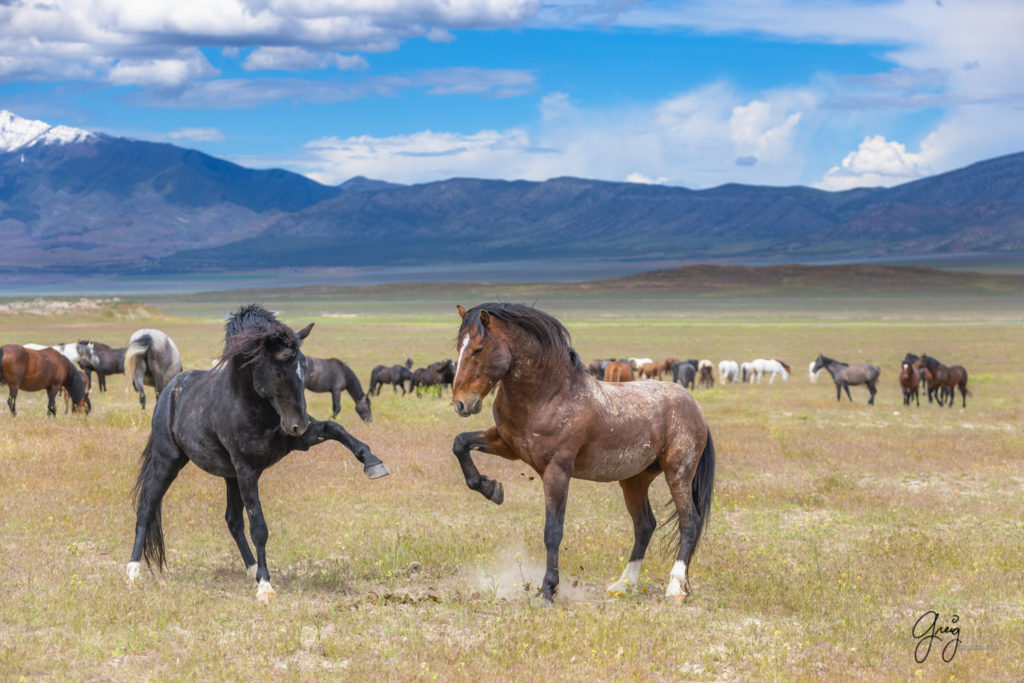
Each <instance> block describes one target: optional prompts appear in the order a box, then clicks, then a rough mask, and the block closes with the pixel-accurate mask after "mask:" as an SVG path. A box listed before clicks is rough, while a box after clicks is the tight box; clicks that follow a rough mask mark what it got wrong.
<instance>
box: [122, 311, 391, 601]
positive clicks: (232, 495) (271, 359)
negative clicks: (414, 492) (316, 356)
mask: <svg viewBox="0 0 1024 683" xmlns="http://www.w3.org/2000/svg"><path fill="white" fill-rule="evenodd" d="M226 327H227V330H226V331H227V334H226V339H225V342H224V353H223V355H221V358H220V363H219V364H218V367H216V368H214V369H212V370H189V371H188V372H183V373H181V374H179V375H177V376H176V377H174V379H172V380H171V382H170V384H168V385H167V388H166V391H164V392H163V393H162V394H160V398H158V399H157V402H156V407H155V408H154V409H153V422H152V429H151V431H150V435H149V442H148V443H147V444H146V448H145V449H144V450H143V451H142V457H141V458H140V462H139V474H138V478H137V480H136V482H135V487H134V496H135V502H136V505H137V510H136V514H137V518H136V525H135V544H134V545H133V546H132V555H131V561H130V562H128V568H127V580H128V583H129V584H132V583H134V582H135V580H136V579H138V578H139V575H140V574H141V560H142V559H145V560H146V563H147V564H150V562H151V561H153V560H155V561H156V563H157V566H158V567H159V568H160V569H163V565H164V538H163V531H162V528H161V501H162V500H163V497H164V494H165V493H166V492H167V489H168V487H170V485H171V483H172V482H173V481H174V479H175V477H177V476H178V472H180V471H181V468H183V467H184V466H185V465H187V464H188V462H189V461H190V460H191V461H192V462H194V463H195V464H196V465H197V466H198V467H199V468H200V469H202V470H203V471H205V472H208V473H209V474H213V475H215V476H218V477H223V478H224V481H225V482H226V484H227V510H226V511H225V513H224V519H225V520H226V521H227V524H228V530H229V531H230V532H231V537H232V538H234V540H235V543H236V544H237V545H238V550H239V552H241V554H242V561H243V562H244V563H245V569H246V571H247V572H248V573H249V575H250V576H253V577H254V578H255V579H256V582H257V585H258V590H257V592H256V597H257V599H259V600H263V601H266V600H269V599H270V598H271V597H272V596H273V595H274V590H273V588H272V587H271V585H270V572H269V571H268V570H267V556H266V546H267V524H266V522H265V521H264V518H263V508H262V506H261V505H260V498H259V488H258V482H259V478H260V475H261V474H263V472H264V470H266V469H267V468H269V467H270V466H271V465H273V464H275V463H276V462H277V461H279V460H280V459H281V458H283V457H284V456H286V455H288V454H289V453H290V452H292V451H305V450H308V449H309V448H310V447H312V446H315V445H317V444H318V443H322V442H324V441H325V440H327V439H333V440H334V441H338V442H340V443H341V444H342V445H343V446H345V447H346V448H348V449H349V450H351V451H352V452H353V454H355V456H356V459H358V460H359V461H360V462H361V463H363V472H365V474H366V476H367V477H369V478H371V479H375V478H377V477H383V476H385V475H386V474H388V469H387V467H385V465H384V463H382V462H381V461H380V460H379V459H378V458H377V456H375V455H374V454H373V453H371V452H370V449H369V447H368V446H367V445H366V444H364V443H362V442H361V441H359V440H358V439H356V438H355V437H353V436H352V435H351V434H349V433H348V432H347V431H345V429H344V428H343V427H342V426H341V425H339V424H338V423H337V422H330V421H321V420H313V419H312V418H310V417H309V415H308V414H306V394H305V391H304V390H303V389H304V387H303V382H302V374H303V371H304V363H303V357H302V352H301V351H300V350H299V346H300V345H301V343H302V340H303V339H305V338H306V336H307V335H309V332H310V330H311V329H312V327H313V325H312V323H311V324H309V325H307V326H306V327H304V328H303V329H301V330H299V331H298V332H294V331H293V330H292V329H291V328H290V327H288V326H287V325H285V324H283V323H281V322H279V321H278V320H277V319H276V318H275V317H274V315H273V314H272V313H270V312H269V311H266V310H265V309H263V308H262V307H260V306H257V305H250V306H246V307H243V308H241V309H240V310H239V311H238V312H237V313H235V314H234V315H233V316H231V317H230V318H229V319H228V322H227V326H226ZM243 508H244V510H245V512H247V513H248V516H249V535H250V537H251V538H252V542H253V545H255V546H256V557H255V558H253V555H252V551H251V550H250V549H249V543H248V542H247V541H246V539H245V529H244V520H243V516H242V513H243Z"/></svg>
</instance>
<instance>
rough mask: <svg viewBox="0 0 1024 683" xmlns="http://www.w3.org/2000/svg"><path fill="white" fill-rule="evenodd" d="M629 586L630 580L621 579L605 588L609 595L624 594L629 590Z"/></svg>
mask: <svg viewBox="0 0 1024 683" xmlns="http://www.w3.org/2000/svg"><path fill="white" fill-rule="evenodd" d="M629 588H630V585H629V582H628V581H623V580H621V579H620V580H618V581H616V582H615V583H613V584H612V585H610V586H608V587H607V588H605V592H607V593H608V595H622V594H624V593H627V592H629Z"/></svg>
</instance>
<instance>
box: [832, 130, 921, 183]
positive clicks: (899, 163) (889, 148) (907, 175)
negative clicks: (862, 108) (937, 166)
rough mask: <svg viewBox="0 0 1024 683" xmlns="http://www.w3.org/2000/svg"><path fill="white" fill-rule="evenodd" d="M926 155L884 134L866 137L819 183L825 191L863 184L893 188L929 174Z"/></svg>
mask: <svg viewBox="0 0 1024 683" xmlns="http://www.w3.org/2000/svg"><path fill="white" fill-rule="evenodd" d="M929 172H930V170H929V168H928V166H927V165H926V161H925V155H924V154H920V153H918V154H914V153H910V152H907V148H906V145H904V144H902V143H900V142H896V141H895V140H886V139H885V138H884V137H882V136H881V135H873V136H870V137H867V138H864V140H863V142H861V143H860V146H859V147H858V148H857V149H856V150H855V151H853V152H850V153H849V154H847V155H846V157H845V158H843V161H842V163H841V164H840V165H839V166H833V167H832V168H830V169H829V170H828V172H827V173H826V174H825V178H824V179H823V180H822V181H821V182H820V183H818V187H821V188H822V189H825V190H847V189H850V188H852V187H861V186H879V185H881V186H885V187H889V186H892V185H897V184H899V183H903V182H907V181H909V180H915V179H917V178H920V177H923V176H925V175H928V174H929Z"/></svg>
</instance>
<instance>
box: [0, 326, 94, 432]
mask: <svg viewBox="0 0 1024 683" xmlns="http://www.w3.org/2000/svg"><path fill="white" fill-rule="evenodd" d="M0 380H2V382H3V383H5V384H7V386H8V388H9V390H10V393H9V395H8V397H7V407H8V408H10V409H11V415H17V414H18V408H17V402H18V392H19V391H22V390H24V391H45V392H46V398H47V402H46V412H47V413H48V414H49V415H51V416H56V415H57V402H56V401H57V394H58V392H60V391H61V389H64V390H66V391H67V392H68V395H69V396H70V397H71V404H72V406H73V408H72V410H73V411H74V412H78V411H84V412H86V413H88V412H89V410H90V409H91V408H92V403H91V402H90V401H89V392H88V391H87V390H86V386H85V381H84V380H83V374H82V373H80V372H79V371H78V369H77V368H75V366H74V365H72V364H71V361H69V360H68V359H67V358H66V357H65V356H64V355H63V354H61V353H60V352H59V351H57V350H56V349H52V348H45V349H41V350H38V351H36V350H33V349H26V348H25V347H24V346H19V345H17V344H7V345H6V346H2V347H0Z"/></svg>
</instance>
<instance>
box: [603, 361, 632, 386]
mask: <svg viewBox="0 0 1024 683" xmlns="http://www.w3.org/2000/svg"><path fill="white" fill-rule="evenodd" d="M634 379H635V378H634V377H633V366H632V365H630V364H629V362H628V361H624V360H613V361H612V362H611V363H609V364H608V365H607V366H606V367H605V369H604V381H605V382H632V381H633V380H634Z"/></svg>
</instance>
